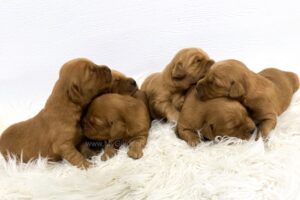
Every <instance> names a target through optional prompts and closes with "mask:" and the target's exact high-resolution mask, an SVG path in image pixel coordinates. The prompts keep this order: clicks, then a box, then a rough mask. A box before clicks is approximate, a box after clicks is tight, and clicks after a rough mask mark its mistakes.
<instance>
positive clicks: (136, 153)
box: [127, 150, 143, 159]
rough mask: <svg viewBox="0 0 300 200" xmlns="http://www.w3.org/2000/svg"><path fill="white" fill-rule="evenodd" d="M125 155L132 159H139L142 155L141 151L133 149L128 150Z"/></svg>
mask: <svg viewBox="0 0 300 200" xmlns="http://www.w3.org/2000/svg"><path fill="white" fill-rule="evenodd" d="M127 155H128V156H129V157H131V158H133V159H139V158H141V157H142V156H143V152H142V151H134V150H129V151H128V152H127Z"/></svg>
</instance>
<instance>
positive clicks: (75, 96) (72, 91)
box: [67, 83, 82, 103]
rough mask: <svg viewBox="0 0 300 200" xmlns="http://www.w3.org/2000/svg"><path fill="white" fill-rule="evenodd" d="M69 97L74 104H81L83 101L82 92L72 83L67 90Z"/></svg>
mask: <svg viewBox="0 0 300 200" xmlns="http://www.w3.org/2000/svg"><path fill="white" fill-rule="evenodd" d="M67 95H68V97H69V98H70V100H71V101H72V102H73V103H80V102H81V101H82V92H81V89H80V87H79V86H78V85H77V84H75V83H72V84H71V86H70V88H69V89H68V90H67Z"/></svg>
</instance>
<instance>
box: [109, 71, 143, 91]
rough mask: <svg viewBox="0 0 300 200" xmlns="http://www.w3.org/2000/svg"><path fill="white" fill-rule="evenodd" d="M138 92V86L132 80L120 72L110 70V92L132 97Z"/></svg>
mask: <svg viewBox="0 0 300 200" xmlns="http://www.w3.org/2000/svg"><path fill="white" fill-rule="evenodd" d="M137 90H138V85H137V83H136V81H135V80H134V79H133V78H130V77H126V76H125V75H124V74H122V73H121V72H118V71H116V70H112V84H111V87H110V92H112V93H118V94H125V95H133V94H134V93H135V92H136V91H137Z"/></svg>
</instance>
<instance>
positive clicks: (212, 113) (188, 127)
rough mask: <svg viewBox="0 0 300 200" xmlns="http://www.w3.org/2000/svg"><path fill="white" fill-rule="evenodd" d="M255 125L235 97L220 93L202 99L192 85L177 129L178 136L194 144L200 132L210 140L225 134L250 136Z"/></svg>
mask: <svg viewBox="0 0 300 200" xmlns="http://www.w3.org/2000/svg"><path fill="white" fill-rule="evenodd" d="M255 128H256V127H255V123H254V122H253V121H252V119H251V118H250V117H249V115H248V113H247V110H246V109H245V107H243V106H242V105H241V103H239V102H238V101H235V100H231V99H228V98H223V97H220V98H216V99H210V100H207V101H201V100H200V99H199V98H198V97H197V92H196V89H195V88H194V87H193V88H191V89H190V90H189V92H188V94H187V96H186V100H185V102H184V104H183V107H182V110H181V112H180V115H179V120H178V122H177V127H176V132H177V134H178V136H179V138H181V139H183V140H185V141H186V142H187V143H188V144H189V145H191V146H196V145H197V144H198V143H199V142H200V139H201V138H200V137H199V133H200V134H201V135H202V136H203V137H204V138H206V139H209V140H213V139H214V138H215V137H216V136H225V135H227V136H230V137H238V138H241V139H250V137H251V136H252V135H253V133H254V132H255Z"/></svg>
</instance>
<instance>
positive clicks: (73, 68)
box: [0, 59, 112, 168]
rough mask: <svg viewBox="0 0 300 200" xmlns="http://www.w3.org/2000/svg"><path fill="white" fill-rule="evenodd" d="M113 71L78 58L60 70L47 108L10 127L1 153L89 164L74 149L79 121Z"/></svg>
mask: <svg viewBox="0 0 300 200" xmlns="http://www.w3.org/2000/svg"><path fill="white" fill-rule="evenodd" d="M111 79H112V76H111V71H110V69H109V68H108V67H106V66H98V65H96V64H94V63H92V62H91V61H89V60H86V59H75V60H72V61H69V62H67V63H66V64H64V65H63V66H62V68H61V70H60V75H59V79H58V81H57V82H56V84H55V86H54V88H53V91H52V94H51V95H50V97H49V98H48V100H47V102H46V105H45V107H44V108H43V109H42V110H41V111H40V112H39V113H38V114H37V115H36V116H35V117H33V118H31V119H29V120H27V121H24V122H20V123H17V124H14V125H12V126H10V127H9V128H8V129H7V130H5V131H4V133H3V134H2V135H1V138H0V151H1V153H2V154H4V155H5V156H6V157H7V156H9V155H10V154H14V155H16V156H17V157H18V158H22V160H23V161H24V162H27V161H29V160H31V159H36V158H38V157H39V155H40V156H42V157H48V158H49V159H50V160H53V161H58V160H61V159H62V158H64V159H66V160H67V161H69V162H70V163H71V164H73V165H76V166H78V167H84V168H86V167H88V166H90V163H89V162H88V161H87V160H86V159H85V158H84V157H83V155H82V154H81V153H79V152H78V150H77V149H76V148H75V146H76V145H77V144H78V143H79V142H80V141H81V138H82V133H81V128H80V118H81V114H82V111H83V109H84V108H85V107H86V106H87V105H88V104H89V103H90V101H91V100H92V99H93V98H94V97H95V96H97V95H98V94H100V93H101V92H103V91H105V90H107V88H109V87H110V84H111Z"/></svg>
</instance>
